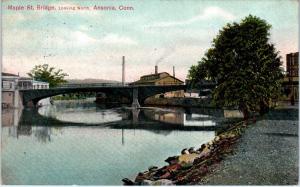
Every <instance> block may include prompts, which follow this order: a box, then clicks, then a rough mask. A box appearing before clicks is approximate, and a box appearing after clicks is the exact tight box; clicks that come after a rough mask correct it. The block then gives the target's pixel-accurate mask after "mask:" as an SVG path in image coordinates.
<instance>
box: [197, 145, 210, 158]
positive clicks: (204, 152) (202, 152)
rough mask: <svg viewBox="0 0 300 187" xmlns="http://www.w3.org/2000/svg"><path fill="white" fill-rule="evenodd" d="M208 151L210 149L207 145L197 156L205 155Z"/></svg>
mask: <svg viewBox="0 0 300 187" xmlns="http://www.w3.org/2000/svg"><path fill="white" fill-rule="evenodd" d="M210 152H211V150H210V149H209V148H208V147H205V148H204V149H203V150H202V151H201V153H200V154H199V158H200V157H203V156H207V155H208V154H209V153H210Z"/></svg>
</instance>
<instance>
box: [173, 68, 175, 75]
mask: <svg viewBox="0 0 300 187" xmlns="http://www.w3.org/2000/svg"><path fill="white" fill-rule="evenodd" d="M173 77H175V66H173Z"/></svg>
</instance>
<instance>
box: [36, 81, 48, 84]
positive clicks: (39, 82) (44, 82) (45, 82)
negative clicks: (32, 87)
mask: <svg viewBox="0 0 300 187" xmlns="http://www.w3.org/2000/svg"><path fill="white" fill-rule="evenodd" d="M32 83H42V84H49V83H48V82H43V81H37V80H33V81H32Z"/></svg>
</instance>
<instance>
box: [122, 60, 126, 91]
mask: <svg viewBox="0 0 300 187" xmlns="http://www.w3.org/2000/svg"><path fill="white" fill-rule="evenodd" d="M122 85H123V86H124V85H125V56H123V57H122Z"/></svg>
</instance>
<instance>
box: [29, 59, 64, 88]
mask: <svg viewBox="0 0 300 187" xmlns="http://www.w3.org/2000/svg"><path fill="white" fill-rule="evenodd" d="M27 74H28V76H30V77H31V78H33V79H34V80H37V81H44V82H48V83H49V87H56V86H58V85H59V84H61V83H65V82H66V80H65V79H64V78H65V77H66V76H68V74H66V73H64V72H63V70H62V69H58V70H55V68H54V67H49V65H48V64H43V65H36V66H34V68H33V69H32V70H31V71H30V72H29V73H27Z"/></svg>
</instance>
